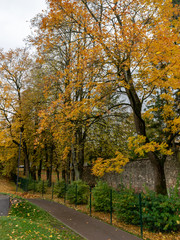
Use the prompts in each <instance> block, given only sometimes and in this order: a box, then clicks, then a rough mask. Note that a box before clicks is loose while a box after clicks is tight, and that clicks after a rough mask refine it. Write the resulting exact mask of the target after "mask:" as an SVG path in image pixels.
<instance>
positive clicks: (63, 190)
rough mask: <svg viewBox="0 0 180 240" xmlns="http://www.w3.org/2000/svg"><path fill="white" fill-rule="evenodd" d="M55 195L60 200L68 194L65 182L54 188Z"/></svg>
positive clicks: (57, 184)
mask: <svg viewBox="0 0 180 240" xmlns="http://www.w3.org/2000/svg"><path fill="white" fill-rule="evenodd" d="M54 193H56V194H57V197H58V198H63V197H64V196H65V194H66V182H65V181H64V180H62V181H60V182H57V183H56V184H55V186H54Z"/></svg>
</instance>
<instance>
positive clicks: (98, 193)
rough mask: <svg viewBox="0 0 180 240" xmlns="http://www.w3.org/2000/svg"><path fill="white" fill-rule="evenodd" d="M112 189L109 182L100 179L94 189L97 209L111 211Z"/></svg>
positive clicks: (95, 208)
mask: <svg viewBox="0 0 180 240" xmlns="http://www.w3.org/2000/svg"><path fill="white" fill-rule="evenodd" d="M110 190H111V187H109V186H108V184H107V183H105V182H102V181H99V182H98V183H97V184H96V186H95V187H94V188H93V190H92V195H93V202H92V206H94V210H95V211H99V212H110V210H111V209H110V208H111V207H110Z"/></svg>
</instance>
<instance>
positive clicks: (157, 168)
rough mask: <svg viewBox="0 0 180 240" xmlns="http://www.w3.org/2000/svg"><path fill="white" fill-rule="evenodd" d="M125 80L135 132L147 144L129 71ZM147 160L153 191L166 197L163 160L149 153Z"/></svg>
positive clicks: (139, 106) (139, 107)
mask: <svg viewBox="0 0 180 240" xmlns="http://www.w3.org/2000/svg"><path fill="white" fill-rule="evenodd" d="M125 79H126V82H127V83H128V84H129V86H130V87H129V88H127V89H126V93H127V96H128V98H129V101H130V104H131V107H132V109H133V114H134V123H135V127H136V132H137V134H139V135H143V136H145V137H146V141H147V142H148V141H149V140H148V139H147V134H146V126H145V122H144V120H143V119H142V115H141V112H142V103H141V101H140V99H139V97H138V95H137V93H136V90H135V87H134V85H133V81H132V77H131V72H130V69H129V70H128V71H126V72H125ZM148 158H149V160H150V161H151V163H152V166H153V169H154V176H155V178H154V189H155V191H156V193H158V194H163V195H166V194H167V186H166V179H165V173H164V162H165V160H161V159H160V158H158V157H157V156H156V155H155V153H154V152H149V153H148Z"/></svg>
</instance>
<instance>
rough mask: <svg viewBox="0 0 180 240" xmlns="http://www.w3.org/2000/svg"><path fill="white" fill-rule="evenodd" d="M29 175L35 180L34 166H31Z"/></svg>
mask: <svg viewBox="0 0 180 240" xmlns="http://www.w3.org/2000/svg"><path fill="white" fill-rule="evenodd" d="M30 175H31V177H32V179H33V180H36V166H33V167H31V169H30Z"/></svg>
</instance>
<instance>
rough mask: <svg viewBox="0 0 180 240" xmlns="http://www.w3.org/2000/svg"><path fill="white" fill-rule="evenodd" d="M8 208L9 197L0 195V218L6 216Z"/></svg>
mask: <svg viewBox="0 0 180 240" xmlns="http://www.w3.org/2000/svg"><path fill="white" fill-rule="evenodd" d="M9 207H10V197H9V196H7V195H2V194H0V216H7V215H8V212H9Z"/></svg>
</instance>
